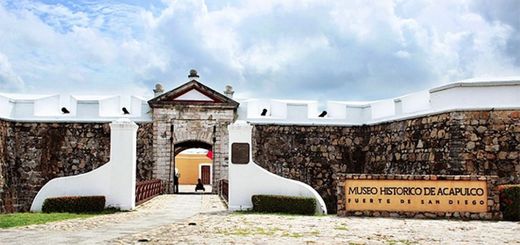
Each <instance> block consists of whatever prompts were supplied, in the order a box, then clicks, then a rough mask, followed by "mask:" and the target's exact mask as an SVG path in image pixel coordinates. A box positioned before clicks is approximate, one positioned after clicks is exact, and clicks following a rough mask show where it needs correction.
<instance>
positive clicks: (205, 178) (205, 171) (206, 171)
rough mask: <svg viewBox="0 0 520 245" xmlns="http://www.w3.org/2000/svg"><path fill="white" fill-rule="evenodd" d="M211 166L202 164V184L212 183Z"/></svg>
mask: <svg viewBox="0 0 520 245" xmlns="http://www.w3.org/2000/svg"><path fill="white" fill-rule="evenodd" d="M210 171H211V166H201V175H202V184H205V185H209V184H211V179H210V178H211V172H210Z"/></svg>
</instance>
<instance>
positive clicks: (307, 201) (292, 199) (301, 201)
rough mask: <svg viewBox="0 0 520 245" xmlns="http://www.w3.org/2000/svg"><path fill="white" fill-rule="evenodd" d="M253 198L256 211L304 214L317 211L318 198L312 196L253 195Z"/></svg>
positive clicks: (311, 213)
mask: <svg viewBox="0 0 520 245" xmlns="http://www.w3.org/2000/svg"><path fill="white" fill-rule="evenodd" d="M251 199H252V202H253V211H255V212H261V213H287V214H304V215H314V214H315V213H316V200H315V199H314V198H312V197H296V196H280V195H253V197H252V198H251Z"/></svg>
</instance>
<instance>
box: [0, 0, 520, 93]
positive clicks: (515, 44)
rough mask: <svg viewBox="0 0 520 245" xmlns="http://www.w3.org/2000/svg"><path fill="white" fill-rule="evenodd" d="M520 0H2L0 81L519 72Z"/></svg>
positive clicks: (78, 89)
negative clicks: (191, 73)
mask: <svg viewBox="0 0 520 245" xmlns="http://www.w3.org/2000/svg"><path fill="white" fill-rule="evenodd" d="M519 12H520V1H519V0H493V1H487V0H481V1H465V0H456V1H453V0H449V1H442V0H441V1H440V0H425V1H418V0H410V1H407V0H394V1H392V0H388V1H383V0H374V1H366V0H359V1H354V0H352V1H337V0H331V1H325V0H316V1H314V0H309V1H307V0H301V1H300V0H299V1H296V0H294V1H293V0H283V1H269V0H251V1H238V0H237V1H222V0H206V1H204V0H194V1H138V0H127V1H115V0H113V1H96V0H83V1H77V0H74V1H72V0H70V1H23V0H14V1H6V0H0V92H26V93H52V92H62V93H69V92H72V93H116V92H117V93H122V94H124V93H132V94H139V95H143V96H151V93H152V92H151V89H152V88H153V85H154V84H155V83H157V82H160V83H162V84H163V85H164V87H165V88H166V89H172V88H174V87H176V86H178V85H180V84H181V83H183V82H185V81H186V80H187V77H186V76H187V74H188V71H189V70H190V69H191V68H195V69H197V70H198V71H199V74H200V75H201V79H202V81H203V82H204V83H206V84H207V85H209V86H211V87H213V88H215V89H217V90H223V88H224V86H225V85H226V84H231V85H233V87H234V88H235V90H236V91H237V94H238V96H239V97H262V98H293V99H296V98H299V99H345V100H361V99H381V98H388V97H393V96H398V95H402V94H404V93H409V92H413V91H418V90H423V89H427V88H430V87H432V86H436V85H440V84H444V83H447V82H450V81H457V80H461V79H468V78H473V77H497V76H499V77H508V76H517V75H520V17H519V16H520V15H519V14H518V13H519Z"/></svg>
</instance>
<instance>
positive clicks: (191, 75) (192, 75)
mask: <svg viewBox="0 0 520 245" xmlns="http://www.w3.org/2000/svg"><path fill="white" fill-rule="evenodd" d="M198 77H199V75H198V74H197V70H195V69H191V70H190V75H189V76H188V78H198Z"/></svg>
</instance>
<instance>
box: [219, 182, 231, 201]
mask: <svg viewBox="0 0 520 245" xmlns="http://www.w3.org/2000/svg"><path fill="white" fill-rule="evenodd" d="M228 191H229V182H228V180H227V179H223V180H220V181H219V188H218V192H219V193H218V194H219V196H220V197H221V198H222V200H224V201H225V202H226V204H227V203H228V201H229V196H228Z"/></svg>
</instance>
